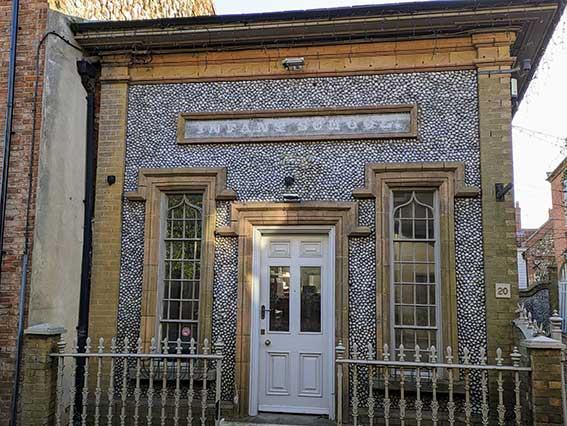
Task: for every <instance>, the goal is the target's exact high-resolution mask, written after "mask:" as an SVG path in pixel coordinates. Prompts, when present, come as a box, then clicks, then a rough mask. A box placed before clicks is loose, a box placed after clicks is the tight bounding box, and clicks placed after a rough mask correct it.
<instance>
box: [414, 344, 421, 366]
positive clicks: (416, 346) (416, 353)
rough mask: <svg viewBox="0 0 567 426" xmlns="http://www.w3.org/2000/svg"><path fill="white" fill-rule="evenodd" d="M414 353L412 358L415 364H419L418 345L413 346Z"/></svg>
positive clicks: (419, 351) (419, 350)
mask: <svg viewBox="0 0 567 426" xmlns="http://www.w3.org/2000/svg"><path fill="white" fill-rule="evenodd" d="M414 350H415V353H414V355H413V358H414V359H415V362H421V348H420V347H419V345H415V349H414Z"/></svg>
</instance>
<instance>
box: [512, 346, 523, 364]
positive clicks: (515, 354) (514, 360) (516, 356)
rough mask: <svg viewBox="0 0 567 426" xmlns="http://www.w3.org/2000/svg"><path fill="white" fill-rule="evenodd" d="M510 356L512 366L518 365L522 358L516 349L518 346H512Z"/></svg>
mask: <svg viewBox="0 0 567 426" xmlns="http://www.w3.org/2000/svg"><path fill="white" fill-rule="evenodd" d="M510 358H512V364H513V365H514V367H519V366H520V361H521V360H522V354H521V353H520V352H519V351H518V347H517V346H514V350H513V351H512V353H511V354H510Z"/></svg>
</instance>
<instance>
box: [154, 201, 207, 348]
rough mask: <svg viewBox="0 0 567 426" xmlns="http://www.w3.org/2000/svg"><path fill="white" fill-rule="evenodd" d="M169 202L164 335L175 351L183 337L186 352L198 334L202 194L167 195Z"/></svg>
mask: <svg viewBox="0 0 567 426" xmlns="http://www.w3.org/2000/svg"><path fill="white" fill-rule="evenodd" d="M166 202H167V215H166V218H165V221H166V223H165V224H164V229H165V235H164V247H165V253H163V258H164V260H163V262H164V277H163V289H162V295H161V297H162V312H161V319H160V321H161V338H162V339H163V338H167V339H168V345H169V347H170V348H171V349H173V350H175V347H176V345H177V339H179V338H181V339H182V342H184V345H183V352H185V353H187V352H188V351H189V346H188V344H187V343H188V342H189V341H190V340H191V338H194V339H195V340H198V337H199V336H198V335H197V334H198V333H197V330H198V324H199V281H198V280H199V275H200V274H199V269H200V263H201V244H202V241H201V239H200V235H201V229H202V226H203V211H202V196H201V195H200V194H168V195H167V196H166Z"/></svg>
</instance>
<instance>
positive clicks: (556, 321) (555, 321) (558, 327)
mask: <svg viewBox="0 0 567 426" xmlns="http://www.w3.org/2000/svg"><path fill="white" fill-rule="evenodd" d="M549 326H550V328H551V338H552V339H553V340H558V341H560V342H561V341H562V340H563V334H562V328H563V318H561V316H559V312H557V311H553V315H552V316H551V318H549Z"/></svg>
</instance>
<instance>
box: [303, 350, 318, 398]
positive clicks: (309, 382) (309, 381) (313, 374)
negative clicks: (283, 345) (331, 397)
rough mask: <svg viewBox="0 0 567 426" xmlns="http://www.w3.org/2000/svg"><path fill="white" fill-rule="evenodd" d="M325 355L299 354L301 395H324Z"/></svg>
mask: <svg viewBox="0 0 567 426" xmlns="http://www.w3.org/2000/svg"><path fill="white" fill-rule="evenodd" d="M322 361H323V355H322V354H320V353H312V354H309V353H300V354H299V378H298V382H299V396H308V397H319V398H321V397H322V396H323V362H322Z"/></svg>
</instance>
